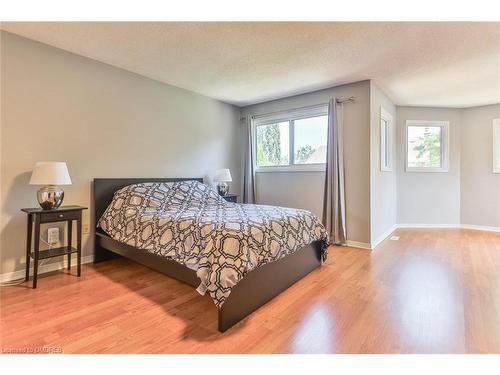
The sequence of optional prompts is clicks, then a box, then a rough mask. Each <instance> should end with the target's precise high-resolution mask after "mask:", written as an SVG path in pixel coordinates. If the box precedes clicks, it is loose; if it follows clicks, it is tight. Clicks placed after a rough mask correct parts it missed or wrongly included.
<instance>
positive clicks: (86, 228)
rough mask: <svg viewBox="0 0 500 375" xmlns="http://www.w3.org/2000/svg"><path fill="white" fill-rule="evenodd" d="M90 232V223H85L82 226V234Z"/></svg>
mask: <svg viewBox="0 0 500 375" xmlns="http://www.w3.org/2000/svg"><path fill="white" fill-rule="evenodd" d="M89 233H90V224H89V223H84V224H83V226H82V234H89Z"/></svg>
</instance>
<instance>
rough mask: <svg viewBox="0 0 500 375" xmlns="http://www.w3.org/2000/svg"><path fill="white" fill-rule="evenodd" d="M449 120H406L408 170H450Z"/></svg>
mask: <svg viewBox="0 0 500 375" xmlns="http://www.w3.org/2000/svg"><path fill="white" fill-rule="evenodd" d="M448 128H449V123H448V122H447V121H414V120H408V121H406V171H407V172H447V171H448Z"/></svg>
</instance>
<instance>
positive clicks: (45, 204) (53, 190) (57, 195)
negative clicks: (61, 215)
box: [36, 185, 64, 210]
mask: <svg viewBox="0 0 500 375" xmlns="http://www.w3.org/2000/svg"><path fill="white" fill-rule="evenodd" d="M36 197H37V198H38V204H40V207H42V208H43V209H44V210H55V209H57V208H59V206H60V205H61V203H62V201H63V199H64V190H63V189H61V188H60V187H57V186H53V185H48V186H44V187H42V188H41V189H40V190H38V191H37V193H36Z"/></svg>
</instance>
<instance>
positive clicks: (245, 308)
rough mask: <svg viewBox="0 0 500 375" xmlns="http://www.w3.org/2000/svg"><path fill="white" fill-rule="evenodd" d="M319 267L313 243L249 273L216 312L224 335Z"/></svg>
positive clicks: (220, 329)
mask: <svg viewBox="0 0 500 375" xmlns="http://www.w3.org/2000/svg"><path fill="white" fill-rule="evenodd" d="M320 265H321V248H320V244H319V243H318V242H313V243H311V244H310V245H308V246H305V247H303V248H301V249H300V250H298V251H297V252H295V253H294V254H292V255H288V256H286V257H284V258H282V259H280V260H278V261H276V262H273V263H268V264H266V265H264V266H262V267H259V268H257V269H255V270H253V271H251V272H249V273H248V274H247V275H245V277H244V278H243V279H242V280H241V281H240V282H239V283H238V284H237V285H236V286H235V287H234V288H233V290H232V291H231V295H230V296H229V297H228V299H227V300H226V302H225V303H224V305H222V308H220V309H219V327H218V328H219V331H220V332H224V331H226V330H228V329H229V328H231V327H232V326H233V325H234V324H236V323H238V322H239V321H241V320H242V319H244V318H245V317H246V316H248V315H249V314H251V313H252V312H253V311H255V310H257V309H258V308H259V307H261V306H262V305H264V304H265V303H266V302H268V301H270V300H271V299H273V298H274V297H275V296H277V295H278V294H280V293H281V292H283V291H284V290H285V289H287V288H289V287H290V286H291V285H293V284H295V283H296V282H297V281H299V280H300V279H302V278H303V277H304V276H306V275H307V274H308V273H310V272H311V271H313V270H315V269H316V268H317V267H319V266H320Z"/></svg>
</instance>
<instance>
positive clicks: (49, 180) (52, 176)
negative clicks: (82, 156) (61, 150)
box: [30, 161, 71, 185]
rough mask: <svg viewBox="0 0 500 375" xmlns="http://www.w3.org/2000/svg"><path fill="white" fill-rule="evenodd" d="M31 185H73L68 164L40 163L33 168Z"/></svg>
mask: <svg viewBox="0 0 500 375" xmlns="http://www.w3.org/2000/svg"><path fill="white" fill-rule="evenodd" d="M30 185H71V178H70V177H69V172H68V167H67V165H66V163H64V162H60V161H39V162H38V163H36V164H35V168H33V173H32V174H31V179H30Z"/></svg>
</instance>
